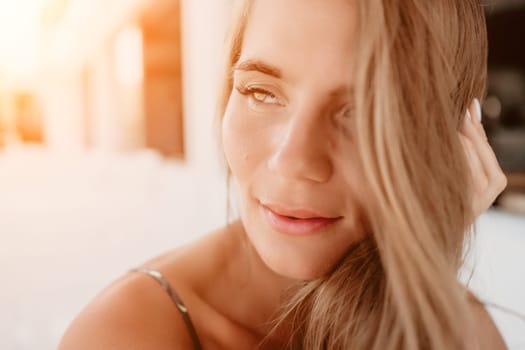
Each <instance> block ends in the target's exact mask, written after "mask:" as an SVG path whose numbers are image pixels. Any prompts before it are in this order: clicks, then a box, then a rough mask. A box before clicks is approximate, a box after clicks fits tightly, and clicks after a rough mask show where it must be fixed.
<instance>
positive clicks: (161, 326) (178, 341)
mask: <svg viewBox="0 0 525 350" xmlns="http://www.w3.org/2000/svg"><path fill="white" fill-rule="evenodd" d="M153 282H154V281H153ZM164 294H166V293H165V292H164V291H163V290H162V289H161V288H159V287H158V286H156V285H155V284H154V283H151V281H149V280H148V276H146V275H139V274H128V275H126V276H123V277H122V278H120V279H119V280H117V281H115V282H114V283H113V284H111V285H110V286H109V287H107V288H106V289H105V290H103V291H102V292H101V293H100V294H99V295H98V296H97V297H95V299H94V300H93V301H92V302H90V303H89V304H88V305H87V306H86V307H85V308H84V310H83V311H82V312H81V313H80V314H79V315H78V316H77V317H76V319H75V320H74V321H73V322H72V323H71V325H70V326H69V328H68V330H67V331H66V333H65V334H64V336H63V338H62V341H61V343H60V345H59V350H70V349H75V350H82V349H101V350H109V349H173V348H178V347H180V348H191V339H190V337H189V335H188V334H187V331H186V330H185V326H184V324H183V320H182V319H181V317H180V316H179V315H177V310H175V308H174V307H169V300H167V297H166V295H164Z"/></svg>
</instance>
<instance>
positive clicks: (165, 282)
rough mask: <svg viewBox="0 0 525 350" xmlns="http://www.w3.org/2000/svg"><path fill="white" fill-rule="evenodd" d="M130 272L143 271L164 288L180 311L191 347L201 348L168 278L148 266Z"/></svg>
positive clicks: (198, 349) (185, 309) (186, 311)
mask: <svg viewBox="0 0 525 350" xmlns="http://www.w3.org/2000/svg"><path fill="white" fill-rule="evenodd" d="M130 272H139V273H144V274H146V275H148V276H151V277H153V278H154V279H155V280H156V281H157V282H158V283H159V284H160V285H161V286H162V288H164V290H165V291H166V292H167V293H168V295H169V296H170V298H171V300H173V302H174V303H175V306H177V309H178V310H179V311H180V314H181V315H182V319H183V320H184V323H185V324H186V328H188V332H189V333H190V336H191V340H192V342H193V348H194V349H195V350H201V344H200V341H199V337H198V336H197V332H196V331H195V327H194V326H193V323H192V322H191V319H190V315H189V314H188V309H187V308H186V306H185V305H184V303H183V302H182V300H181V299H180V298H179V296H178V295H177V293H175V291H174V290H173V288H171V286H170V284H169V282H168V280H166V278H164V276H163V275H162V274H161V273H160V272H158V271H156V270H152V269H148V268H134V269H131V270H130Z"/></svg>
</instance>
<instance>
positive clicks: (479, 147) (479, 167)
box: [459, 99, 507, 218]
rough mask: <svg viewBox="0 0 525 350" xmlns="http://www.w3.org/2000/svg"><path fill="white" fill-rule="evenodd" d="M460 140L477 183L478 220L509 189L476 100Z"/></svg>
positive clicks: (475, 209)
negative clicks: (488, 137)
mask: <svg viewBox="0 0 525 350" xmlns="http://www.w3.org/2000/svg"><path fill="white" fill-rule="evenodd" d="M459 138H460V140H461V143H462V144H463V147H464V149H465V152H466V154H467V158H468V163H469V167H470V170H471V172H472V177H473V181H474V182H473V184H474V187H473V188H474V194H473V201H472V202H473V203H472V205H473V208H472V209H473V214H474V217H475V218H476V217H478V216H479V215H480V214H481V213H483V212H484V211H485V210H487V209H488V208H489V207H490V206H491V205H492V203H493V202H494V200H495V199H496V197H497V196H498V195H499V194H500V193H501V192H502V191H503V190H504V189H505V187H506V186H507V178H506V177H505V174H504V173H503V170H501V167H500V166H499V164H498V160H497V159H496V156H495V154H494V151H493V150H492V148H491V147H490V144H489V143H488V140H487V135H486V134H485V130H484V129H483V125H481V108H480V104H479V101H478V100H477V99H474V101H473V102H472V104H471V105H470V107H469V109H468V110H467V113H466V116H465V120H464V123H463V128H462V130H461V132H460V133H459Z"/></svg>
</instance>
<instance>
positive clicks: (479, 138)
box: [463, 118, 502, 178]
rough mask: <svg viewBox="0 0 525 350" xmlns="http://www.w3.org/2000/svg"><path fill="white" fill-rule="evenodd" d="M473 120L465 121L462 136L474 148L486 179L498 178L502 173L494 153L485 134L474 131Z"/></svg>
mask: <svg viewBox="0 0 525 350" xmlns="http://www.w3.org/2000/svg"><path fill="white" fill-rule="evenodd" d="M473 119H474V118H471V119H470V120H467V121H466V122H465V125H464V129H463V134H464V135H465V136H466V137H467V138H468V140H469V141H470V142H471V145H472V146H473V147H474V149H475V151H476V154H477V157H478V158H479V160H480V162H481V164H482V166H483V170H484V172H485V174H486V175H487V176H488V177H491V178H492V177H498V176H499V175H500V173H502V171H501V168H500V166H499V163H498V160H497V158H496V155H495V154H494V151H493V150H492V148H491V147H490V144H489V143H488V140H487V139H486V136H485V133H484V132H483V133H480V132H479V131H478V129H476V126H475V122H473ZM480 125H481V124H480Z"/></svg>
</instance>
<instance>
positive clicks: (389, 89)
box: [219, 0, 487, 350]
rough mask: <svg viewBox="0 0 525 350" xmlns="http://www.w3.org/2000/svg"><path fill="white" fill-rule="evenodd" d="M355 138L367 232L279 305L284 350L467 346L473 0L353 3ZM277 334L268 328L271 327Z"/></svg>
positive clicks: (235, 45)
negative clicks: (465, 133)
mask: <svg viewBox="0 0 525 350" xmlns="http://www.w3.org/2000/svg"><path fill="white" fill-rule="evenodd" d="M252 3H253V0H243V1H240V2H239V4H238V7H237V10H236V12H235V18H234V20H233V22H232V23H233V27H232V30H231V33H230V36H229V38H228V58H227V64H226V70H225V78H224V86H223V91H222V95H221V100H220V105H219V114H220V115H221V116H222V114H223V113H224V111H225V109H226V105H227V102H228V98H229V95H230V93H231V91H232V76H231V71H232V67H233V65H234V64H235V63H236V61H237V60H238V59H239V56H240V53H241V46H242V40H243V32H244V28H245V26H246V21H247V20H248V19H249V14H250V8H251V4H252ZM357 6H358V18H357V21H358V23H357V28H358V33H357V42H356V51H355V54H356V57H355V62H356V65H355V74H354V77H355V80H354V82H353V83H354V89H355V108H356V109H355V110H356V113H355V119H354V123H355V125H354V130H355V133H354V137H355V144H356V152H357V153H358V158H359V162H360V164H359V167H358V169H357V170H358V171H360V172H361V175H362V178H363V179H366V183H365V184H363V186H366V190H367V192H368V193H369V196H367V200H366V201H365V202H364V203H362V206H363V211H364V216H365V218H366V222H367V227H368V231H369V232H368V235H367V236H366V238H365V239H363V240H362V241H360V242H358V243H357V244H355V245H354V246H353V247H352V248H351V249H350V250H349V251H348V252H347V254H346V255H345V256H344V257H343V259H342V260H341V261H340V262H339V264H338V265H337V266H336V267H335V268H334V270H333V271H332V272H331V273H330V274H328V275H327V276H324V277H322V278H319V279H316V280H314V281H307V282H304V284H303V285H302V286H301V288H300V289H299V291H297V292H296V293H295V294H294V295H293V296H292V297H291V298H290V300H289V301H288V303H287V304H286V305H284V306H283V309H282V310H281V311H282V313H281V314H280V315H279V316H278V321H277V323H276V327H279V326H281V325H284V324H285V323H286V324H291V327H292V332H291V333H290V334H289V337H290V342H289V344H288V346H289V348H302V349H322V348H326V349H378V350H379V349H380V350H388V349H408V350H415V349H423V348H424V349H471V348H476V346H477V343H476V338H475V334H474V331H473V328H472V326H471V325H472V320H471V310H472V309H471V307H470V306H469V298H468V296H467V293H466V290H465V288H464V287H463V286H461V284H460V283H459V282H458V280H457V273H458V269H459V267H460V266H461V264H462V260H463V256H464V255H463V252H464V243H465V239H466V237H467V234H468V232H469V230H470V224H471V222H472V221H473V214H472V213H471V209H470V208H471V188H470V185H469V184H470V183H469V181H468V168H467V163H466V159H465V154H464V152H463V149H462V146H461V144H460V141H459V139H458V136H457V131H458V130H459V127H460V125H461V123H462V120H463V118H464V114H465V111H466V108H467V106H468V104H469V103H470V101H472V99H473V98H474V97H477V98H479V99H481V98H482V97H483V94H484V91H485V81H486V57H487V39H486V28H485V21H484V12H483V9H482V7H481V5H480V4H479V2H478V1H477V0H440V1H428V0H404V1H398V0H362V1H357ZM276 329H277V328H276Z"/></svg>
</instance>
